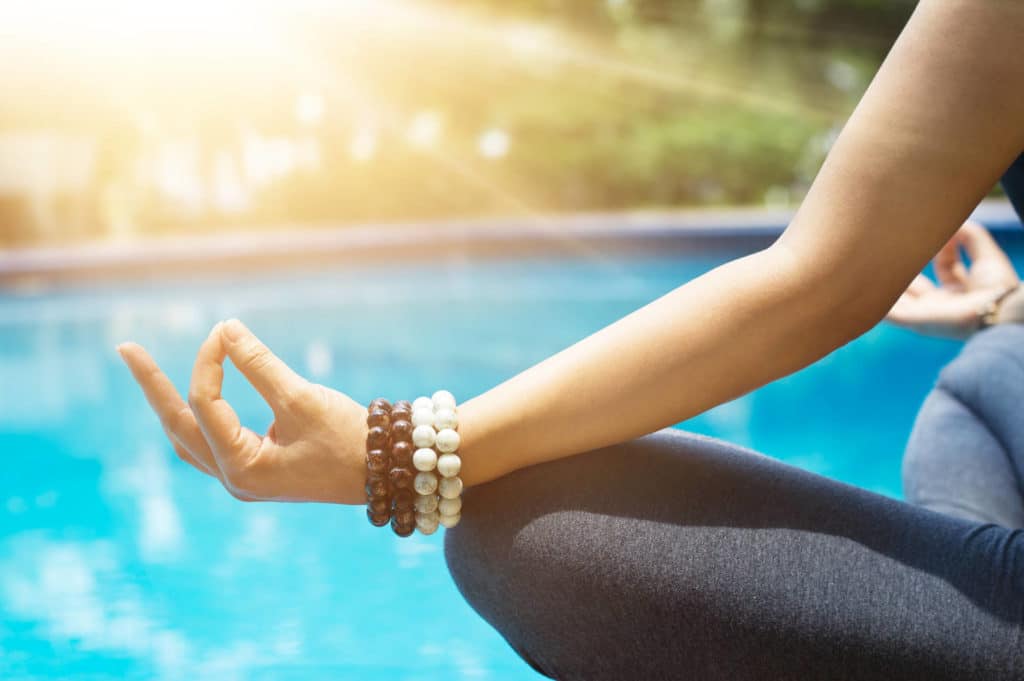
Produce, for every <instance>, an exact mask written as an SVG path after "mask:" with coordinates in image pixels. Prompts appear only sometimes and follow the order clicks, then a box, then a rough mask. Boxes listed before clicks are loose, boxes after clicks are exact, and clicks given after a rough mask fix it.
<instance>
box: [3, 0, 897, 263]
mask: <svg viewBox="0 0 1024 681" xmlns="http://www.w3.org/2000/svg"><path fill="white" fill-rule="evenodd" d="M913 5H914V2H912V1H911V0H889V1H887V2H882V1H880V0H608V1H607V2H592V1H587V0H461V1H456V0H433V1H432V2H429V3H420V5H419V7H420V8H421V11H423V12H425V13H426V15H428V16H431V17H435V18H436V21H433V22H431V21H426V22H424V21H421V22H420V23H416V22H415V21H413V22H411V23H410V24H409V25H408V26H405V27H404V28H402V27H398V28H396V27H394V26H392V27H390V28H387V29H385V28H381V27H375V26H373V25H371V24H370V23H367V24H366V25H365V26H360V27H359V30H357V31H354V30H353V28H352V26H351V25H342V22H343V21H346V20H348V19H344V18H335V19H332V18H331V17H328V16H317V17H313V18H309V17H306V18H303V17H296V18H294V19H293V20H292V21H291V22H290V23H287V24H284V25H282V26H281V30H282V31H284V32H290V34H291V35H292V36H293V37H297V39H301V44H302V48H303V50H304V52H303V56H304V60H305V63H307V64H308V63H310V62H312V63H315V64H316V65H317V66H316V68H315V69H312V72H313V73H314V74H315V75H313V76H311V75H309V72H307V71H309V70H308V69H307V71H303V70H301V69H300V70H296V69H297V68H298V67H294V66H293V65H291V66H289V67H288V68H283V69H282V73H270V72H266V73H263V74H262V75H261V74H256V75H252V74H249V75H250V76H251V77H249V78H248V79H247V78H238V77H237V76H234V75H232V76H231V78H232V79H233V80H231V81H230V82H231V83H232V85H231V86H230V87H223V86H216V87H211V86H209V84H203V82H201V79H198V78H196V79H192V80H187V81H183V82H186V84H185V85H182V84H181V83H178V84H177V85H173V86H172V85H167V86H165V87H163V88H162V89H160V90H159V91H158V90H156V89H154V90H144V89H141V90H139V92H141V93H142V94H139V95H138V96H137V98H136V99H137V101H135V100H133V103H131V104H125V102H124V100H125V99H129V97H128V95H124V96H122V97H121V98H117V97H112V96H111V95H110V89H111V87H110V83H109V82H105V83H104V88H99V87H98V86H96V87H93V86H91V85H90V84H89V82H88V81H83V80H81V79H79V80H75V83H76V84H75V86H74V87H78V88H80V91H75V92H74V99H75V101H76V104H75V106H74V107H73V115H69V111H68V107H66V106H63V105H61V102H62V101H66V99H64V100H62V99H61V97H67V92H66V91H62V92H61V93H59V94H60V97H57V96H54V97H53V98H52V99H50V100H48V99H46V96H45V93H44V95H42V96H41V99H40V101H41V102H43V103H44V105H45V106H46V109H45V111H44V112H43V113H42V114H41V115H40V114H39V111H38V107H37V108H36V109H33V110H30V111H26V112H25V113H24V115H22V116H20V117H19V114H18V112H17V111H14V112H13V113H12V112H10V111H8V112H7V113H6V114H5V115H0V130H8V131H9V130H12V129H13V130H17V129H19V126H22V127H23V126H24V125H26V124H27V123H26V121H27V120H29V119H30V118H31V121H32V123H31V124H32V125H33V126H38V125H40V121H42V124H43V125H45V126H48V127H49V128H50V129H53V130H59V131H64V132H68V133H70V134H75V135H85V136H87V137H88V138H89V139H91V140H93V141H94V142H95V149H96V151H95V153H93V154H92V156H91V158H92V159H93V161H92V164H93V165H92V172H91V179H90V181H89V182H88V184H87V185H86V187H85V189H78V190H76V191H74V192H69V193H61V192H57V193H56V194H54V195H52V196H48V197H47V198H46V199H45V201H44V203H45V205H44V206H42V207H40V203H39V201H40V199H39V197H38V196H36V197H34V198H33V197H32V196H25V195H17V194H11V193H7V194H4V193H2V192H0V226H2V234H3V237H2V240H0V242H4V243H8V244H11V243H24V242H26V241H36V240H44V241H46V240H66V239H68V238H76V237H88V238H91V237H93V236H96V235H102V234H105V233H111V232H123V231H128V232H142V233H150V232H164V231H170V230H175V231H181V230H209V229H211V228H213V229H220V228H233V227H237V226H244V227H246V228H258V227H260V226H268V227H269V226H280V225H282V224H293V223H298V222H301V223H305V224H308V223H318V222H325V223H326V222H330V223H333V224H337V223H339V222H357V221H395V220H409V221H412V220H423V219H443V218H448V217H466V216H482V215H499V214H500V215H509V214H512V215H525V214H532V213H547V212H559V211H591V210H620V209H637V208H647V207H675V206H699V205H722V204H764V203H772V204H788V203H793V202H795V201H798V200H799V198H800V197H801V196H802V195H803V193H804V192H805V191H806V188H807V187H808V185H809V184H810V182H811V180H812V179H813V177H814V174H815V172H816V171H817V168H818V166H819V165H820V163H821V161H822V159H823V157H824V154H825V153H826V152H827V150H828V148H829V145H830V144H831V142H832V140H833V139H834V137H835V135H836V134H837V132H838V130H839V129H840V127H841V126H842V124H843V122H844V120H845V119H846V117H847V116H848V115H849V113H850V111H851V110H852V108H853V107H854V105H855V104H856V102H857V100H858V98H859V96H860V94H861V93H862V92H863V90H864V88H865V87H866V86H867V83H868V82H869V81H870V78H871V76H872V75H873V73H874V71H875V70H876V69H877V68H878V66H879V64H880V63H881V61H882V59H883V58H884V56H885V54H886V52H887V51H888V49H889V47H890V46H891V44H892V41H893V40H894V39H895V37H896V36H897V35H898V33H899V31H900V29H901V27H902V25H903V24H904V23H905V22H906V20H907V18H908V17H909V14H910V12H911V11H912V8H913ZM393 23H395V24H396V25H397V24H398V23H400V22H398V21H395V22H393ZM339 36H343V37H339ZM204 68H206V67H205V66H204ZM209 68H210V69H211V70H213V71H216V69H217V68H218V65H217V64H215V63H212V64H210V65H209ZM253 70H254V71H256V70H258V69H257V67H253ZM211 78H212V76H211ZM225 78H226V77H225ZM70 80H74V79H70ZM211 82H228V81H226V80H225V81H211ZM133 87H141V86H138V85H133ZM202 88H206V89H202ZM310 91H312V92H314V93H316V99H315V103H316V104H317V105H318V106H322V109H323V114H322V116H320V117H317V120H316V121H315V122H314V123H313V124H305V123H302V122H299V121H297V120H296V111H295V102H296V101H297V100H298V99H300V98H301V97H303V96H304V94H303V93H307V92H310ZM139 102H142V103H143V104H140V103H139ZM146 107H150V108H148V109H147V108H146ZM314 108H315V107H314ZM417 116H419V120H420V122H421V123H424V121H425V122H426V123H427V125H424V126H421V127H423V128H424V129H425V134H426V135H427V137H428V138H430V139H429V140H428V141H427V142H425V143H423V144H420V145H417V144H414V143H410V126H413V127H415V125H416V121H417V120H418V119H417ZM424 116H426V118H425V119H424ZM306 123H308V121H307V122H306ZM432 126H433V127H432ZM487 131H492V134H493V132H494V131H498V134H499V136H503V137H504V138H505V139H507V150H506V149H505V148H504V147H503V146H502V145H501V144H499V145H498V148H497V150H492V152H491V153H490V156H491V157H488V155H487V154H485V153H482V152H481V136H482V135H485V134H486V133H487ZM430 134H433V135H434V136H433V137H430ZM254 135H256V136H257V137H260V136H261V137H260V138H261V139H265V140H270V139H278V140H280V139H284V140H290V142H289V144H290V145H291V147H290V148H291V149H292V151H291V152H290V153H291V155H292V156H295V155H296V154H298V153H299V152H297V151H295V150H302V149H305V150H306V151H305V152H303V153H305V154H306V156H307V157H308V158H306V160H305V161H303V162H294V163H292V164H291V166H289V170H288V172H282V173H278V174H275V175H274V176H273V177H272V178H270V179H266V178H264V179H263V180H261V181H260V182H259V183H258V187H256V188H253V187H249V188H248V189H247V190H246V191H245V192H244V200H241V201H235V202H234V203H233V204H232V202H230V201H228V202H227V203H228V204H231V205H223V204H224V203H225V202H223V201H222V202H220V203H218V202H217V201H215V200H213V199H211V198H210V197H211V196H212V195H213V194H215V193H216V192H214V191H213V190H206V191H204V192H200V194H199V198H198V199H196V200H191V201H186V200H182V198H181V196H180V195H175V194H174V192H170V194H169V193H168V190H167V185H168V182H167V181H166V178H165V181H163V182H161V181H158V180H154V179H153V173H152V172H149V171H141V170H140V167H141V165H140V163H141V162H142V161H143V160H146V159H149V161H151V162H152V164H153V165H155V166H161V163H158V162H157V161H153V159H158V158H160V157H161V154H164V155H166V154H165V152H166V150H164V151H161V149H163V148H164V147H165V146H166V143H167V140H168V139H184V140H188V141H191V142H192V143H194V144H193V146H194V148H195V149H197V152H196V153H197V157H196V158H195V159H193V160H194V162H193V163H192V165H187V164H186V166H187V169H186V170H180V171H175V170H174V167H173V165H172V166H171V167H170V170H168V169H167V168H166V167H164V170H163V172H165V173H172V174H173V173H174V172H182V173H186V174H187V172H194V173H195V174H196V175H197V176H198V178H199V180H198V181H199V183H200V185H201V186H206V187H209V186H210V185H211V183H216V182H217V181H218V180H217V178H218V174H221V175H223V173H222V172H221V171H222V170H223V167H222V166H223V165H224V163H225V161H224V159H225V158H226V159H228V161H226V163H228V165H229V166H230V167H242V166H244V160H245V158H246V155H247V154H248V153H249V152H248V151H247V147H246V145H247V144H250V146H251V140H252V139H253V136H254ZM360 135H363V136H364V137H365V136H366V135H371V137H370V138H369V142H367V144H368V148H367V149H364V151H365V152H366V153H362V152H359V151H358V150H356V151H354V150H355V149H357V146H358V144H359V142H358V140H359V136H360ZM246 140H249V142H247V141H246ZM363 141H364V142H366V141H367V140H363ZM189 148H192V147H189ZM300 155H301V154H300ZM218 164H220V165H218ZM143 165H144V164H143ZM163 166H167V164H166V163H163V164H162V166H161V167H163ZM183 167H185V166H183ZM188 168H190V169H191V170H188ZM243 170H244V169H243ZM154 172H155V171H154ZM147 173H148V174H147ZM232 173H234V174H241V175H242V176H243V179H244V178H245V176H246V175H245V172H243V171H238V172H235V171H232ZM229 175H230V176H231V177H233V176H234V175H232V174H231V173H229ZM221 179H223V178H221ZM171 184H173V182H171ZM229 184H230V183H229Z"/></svg>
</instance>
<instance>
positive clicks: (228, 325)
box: [221, 319, 246, 341]
mask: <svg viewBox="0 0 1024 681" xmlns="http://www.w3.org/2000/svg"><path fill="white" fill-rule="evenodd" d="M245 330H246V329H245V326H244V325H243V324H242V322H240V321H238V320H237V319H229V320H227V321H226V322H222V326H221V331H223V332H224V335H225V336H227V338H228V340H229V341H237V340H239V339H240V338H241V337H242V335H243V334H244V333H245Z"/></svg>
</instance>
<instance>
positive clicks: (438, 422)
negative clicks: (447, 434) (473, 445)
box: [434, 409, 459, 430]
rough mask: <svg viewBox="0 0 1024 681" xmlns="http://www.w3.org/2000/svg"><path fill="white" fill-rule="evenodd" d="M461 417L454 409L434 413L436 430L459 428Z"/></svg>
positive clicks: (439, 410)
mask: <svg viewBox="0 0 1024 681" xmlns="http://www.w3.org/2000/svg"><path fill="white" fill-rule="evenodd" d="M458 427H459V417H458V415H457V414H456V413H455V410H453V409H438V410H437V411H436V412H435V413H434V428H436V429H437V430H444V429H445V428H458Z"/></svg>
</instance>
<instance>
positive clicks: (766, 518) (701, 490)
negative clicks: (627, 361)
mask: <svg viewBox="0 0 1024 681" xmlns="http://www.w3.org/2000/svg"><path fill="white" fill-rule="evenodd" d="M445 555H446V558H447V560H448V565H449V568H450V569H451V572H452V575H453V577H454V579H455V582H456V584H457V585H458V587H459V589H460V591H461V592H462V594H463V595H464V596H465V597H466V598H467V599H468V601H469V602H470V604H471V605H472V606H473V607H474V608H475V609H476V610H477V611H478V612H479V613H480V614H481V616H483V617H484V619H486V620H487V621H488V622H490V623H491V624H492V625H493V626H495V627H496V628H497V629H498V631H499V632H501V634H502V635H503V636H504V637H505V639H506V640H507V641H508V642H509V643H510V644H511V645H512V647H513V648H514V649H515V650H516V651H518V652H519V653H520V655H521V656H523V658H524V659H526V660H527V661H529V662H530V663H531V664H532V665H533V666H534V667H535V668H536V669H538V670H540V671H542V672H543V673H545V674H547V675H549V676H551V677H553V678H557V679H587V680H588V681H598V680H601V679H614V680H616V681H620V680H623V679H630V680H644V679H683V678H687V679H701V680H702V681H704V680H706V681H714V680H716V679H723V680H725V679H728V680H730V681H734V680H736V681H742V680H745V679H758V680H760V679H773V680H776V679H778V680H788V679H794V680H796V679H800V680H808V679H829V680H831V681H835V680H842V679H887V680H888V679H895V678H899V679H929V681H936V680H940V679H963V678H971V679H1011V678H1017V679H1019V678H1022V675H1024V648H1022V646H1021V641H1022V640H1024V536H1019V535H1018V534H1017V533H1014V532H1011V531H1010V530H1007V529H1005V528H1001V527H997V526H994V525H981V524H978V523H971V522H967V521H964V520H961V519H957V518H952V517H948V516H944V515H941V514H938V513H934V512H932V511H929V510H926V509H922V508H917V507H914V506H911V505H909V504H905V503H902V502H899V501H896V500H893V499H889V498H886V497H882V496H879V495H876V494H873V493H871V492H867V491H865V490H860V489H857V488H854V487H850V486H848V485H844V484H842V483H839V482H835V481H832V480H828V479H826V478H823V477H820V476H817V475H814V474H811V473H808V472H806V471H802V470H799V469H796V468H794V467H791V466H787V465H785V464H782V463H780V462H778V461H775V460H773V459H769V458H767V457H763V456H760V455H757V454H754V453H752V452H748V451H746V450H742V449H740V448H738V447H733V446H730V445H728V444H726V443H723V442H718V441H715V440H711V439H708V438H703V437H700V436H695V435H689V434H685V433H683V432H681V431H677V430H665V431H660V432H658V433H655V434H653V435H649V436H647V437H644V438H640V439H638V440H634V441H631V442H628V443H624V444H621V445H617V446H614V447H609V448H605V449H601V450H596V451H593V452H587V453H585V454H581V455H578V456H574V457H569V458H567V459H561V460H558V461H554V462H551V463H546V464H541V465H536V466H531V467H528V468H524V469H521V470H519V471H516V472H514V473H512V474H511V475H507V476H504V477H502V478H500V479H498V480H495V481H492V482H490V483H487V484H485V485H478V486H475V487H473V488H470V489H467V490H466V493H465V496H464V512H463V519H462V523H461V524H460V525H459V526H457V527H455V528H453V529H451V530H449V531H448V532H447V534H446V536H445Z"/></svg>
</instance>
